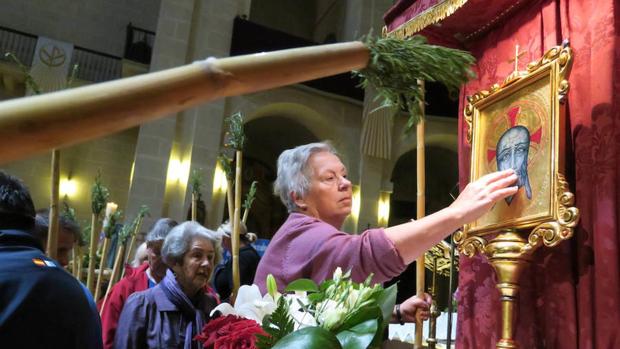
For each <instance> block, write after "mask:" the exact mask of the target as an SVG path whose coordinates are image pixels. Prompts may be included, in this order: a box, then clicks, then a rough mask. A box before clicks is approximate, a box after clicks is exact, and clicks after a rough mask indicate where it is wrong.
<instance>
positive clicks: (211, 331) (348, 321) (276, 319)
mask: <svg viewBox="0 0 620 349" xmlns="http://www.w3.org/2000/svg"><path fill="white" fill-rule="evenodd" d="M371 279H372V276H370V277H368V279H366V281H364V282H363V283H361V284H360V283H355V282H353V281H351V280H350V272H347V273H344V274H343V272H342V270H341V269H340V268H338V269H336V271H335V272H334V276H333V279H332V280H327V281H324V282H323V283H321V284H320V285H317V284H316V283H315V282H314V281H312V280H309V279H299V280H296V281H293V282H292V283H290V284H289V285H288V286H287V287H286V288H285V291H284V292H285V293H284V294H280V293H278V291H277V285H276V282H275V279H274V278H273V277H272V276H271V275H270V276H269V277H268V278H267V288H268V293H267V294H266V295H264V296H263V295H261V294H260V291H259V289H258V287H257V286H256V285H252V286H241V288H240V289H239V294H238V296H237V301H236V302H235V305H234V307H233V306H232V305H230V304H228V303H223V304H220V305H219V306H218V307H216V308H215V309H214V310H213V312H212V313H211V315H212V316H214V315H217V314H218V313H219V314H220V316H219V317H215V318H214V319H212V320H211V321H210V322H208V323H207V324H206V325H205V326H204V328H203V330H202V333H200V334H199V335H198V336H196V338H195V339H196V340H199V341H200V342H202V343H203V346H204V348H208V349H223V348H226V349H232V348H256V349H267V348H273V349H280V348H299V349H303V348H308V349H312V348H319V349H328V348H329V349H331V348H335V349H339V348H342V349H363V348H378V347H380V346H381V342H382V337H383V332H384V329H385V328H386V326H387V325H388V323H389V320H390V318H391V316H392V310H393V308H394V303H395V301H396V288H395V287H394V286H391V287H389V288H387V289H383V288H382V287H381V285H379V284H375V285H371V284H370V280H371Z"/></svg>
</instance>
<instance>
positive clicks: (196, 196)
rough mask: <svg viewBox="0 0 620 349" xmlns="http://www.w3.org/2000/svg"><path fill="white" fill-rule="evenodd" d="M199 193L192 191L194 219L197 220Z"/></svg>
mask: <svg viewBox="0 0 620 349" xmlns="http://www.w3.org/2000/svg"><path fill="white" fill-rule="evenodd" d="M197 217H198V195H197V194H196V193H194V192H192V221H194V222H196V221H197V220H198V219H197Z"/></svg>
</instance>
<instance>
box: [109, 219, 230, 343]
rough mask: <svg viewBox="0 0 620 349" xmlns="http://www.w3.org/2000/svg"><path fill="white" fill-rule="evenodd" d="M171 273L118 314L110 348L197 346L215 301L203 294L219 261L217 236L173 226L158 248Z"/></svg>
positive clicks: (197, 226)
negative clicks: (113, 342)
mask: <svg viewBox="0 0 620 349" xmlns="http://www.w3.org/2000/svg"><path fill="white" fill-rule="evenodd" d="M161 255H162V258H163V260H164V262H165V263H166V264H167V265H168V267H169V268H170V269H168V271H167V272H166V276H165V277H164V279H163V280H162V281H161V282H160V283H159V284H158V285H157V286H155V287H154V288H151V289H148V290H146V291H143V292H138V293H134V294H133V295H131V297H129V299H128V300H127V303H125V306H124V308H123V312H122V313H121V318H120V321H119V324H118V330H117V333H116V340H115V348H184V349H191V348H199V347H200V344H199V343H198V342H196V341H194V340H193V338H194V336H196V335H197V334H198V333H200V331H201V330H202V327H203V325H204V323H205V322H206V319H207V314H209V312H210V311H211V309H213V308H214V307H215V305H216V300H215V299H214V298H213V297H211V296H210V295H207V294H205V293H204V291H203V288H204V287H205V285H206V284H207V282H208V281H209V279H210V278H211V274H212V272H213V268H214V266H215V265H216V264H217V263H218V262H219V260H220V258H221V251H220V241H219V239H218V238H217V234H216V233H215V232H213V231H211V230H209V229H207V228H205V227H203V226H201V225H200V224H198V223H196V222H185V223H183V224H181V225H178V226H176V227H175V228H173V229H172V230H171V231H170V233H169V234H168V236H167V237H166V240H165V241H164V245H163V247H162V250H161Z"/></svg>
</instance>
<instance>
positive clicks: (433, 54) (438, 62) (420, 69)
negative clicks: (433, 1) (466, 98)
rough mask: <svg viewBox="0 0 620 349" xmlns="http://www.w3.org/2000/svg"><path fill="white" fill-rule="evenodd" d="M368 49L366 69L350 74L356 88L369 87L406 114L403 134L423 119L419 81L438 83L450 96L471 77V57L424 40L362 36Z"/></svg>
mask: <svg viewBox="0 0 620 349" xmlns="http://www.w3.org/2000/svg"><path fill="white" fill-rule="evenodd" d="M365 42H366V45H367V46H368V48H369V49H370V60H369V62H370V63H369V65H368V66H367V67H366V68H364V69H362V70H360V71H354V72H353V74H354V75H356V76H358V77H360V84H359V85H360V87H362V88H365V87H367V86H368V85H372V86H373V87H374V88H375V89H376V90H377V91H376V92H377V96H381V98H384V99H385V101H384V103H382V106H395V107H397V108H398V110H403V111H407V112H408V113H409V121H408V122H407V126H406V131H409V130H410V129H411V128H412V127H413V126H414V125H416V124H417V123H418V122H419V121H420V120H421V119H422V117H423V115H424V114H423V109H422V108H423V105H424V88H423V86H420V85H419V84H418V81H419V80H424V81H436V82H440V83H442V84H443V85H445V86H446V87H447V88H448V92H449V93H450V95H451V96H456V95H458V90H459V88H460V87H461V85H463V84H464V83H465V82H467V81H468V80H469V79H471V78H473V77H474V76H475V74H474V73H473V71H472V70H471V66H472V65H473V64H474V63H475V59H474V57H473V56H472V55H471V54H469V53H468V52H465V51H460V50H456V49H451V48H447V47H441V46H437V45H430V44H428V43H427V40H426V38H425V37H423V36H420V35H415V36H413V37H411V38H408V39H405V40H402V39H396V38H390V37H388V38H377V37H374V36H372V35H371V34H369V35H367V36H366V39H365Z"/></svg>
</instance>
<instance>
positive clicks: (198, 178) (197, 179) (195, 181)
mask: <svg viewBox="0 0 620 349" xmlns="http://www.w3.org/2000/svg"><path fill="white" fill-rule="evenodd" d="M189 183H190V186H191V188H192V193H193V194H196V196H200V190H201V188H202V184H203V179H202V174H200V172H199V171H198V170H193V171H192V175H191V176H190V178H189Z"/></svg>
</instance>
